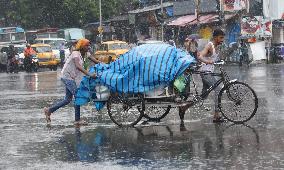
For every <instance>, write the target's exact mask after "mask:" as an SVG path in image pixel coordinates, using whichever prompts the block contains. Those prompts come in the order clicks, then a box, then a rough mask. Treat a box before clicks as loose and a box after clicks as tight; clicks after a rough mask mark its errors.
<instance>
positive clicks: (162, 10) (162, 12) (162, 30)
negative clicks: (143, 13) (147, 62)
mask: <svg viewBox="0 0 284 170" xmlns="http://www.w3.org/2000/svg"><path fill="white" fill-rule="evenodd" d="M161 14H162V17H163V15H164V9H163V0H161ZM161 26H162V27H161V32H162V41H164V19H163V21H162V23H161Z"/></svg>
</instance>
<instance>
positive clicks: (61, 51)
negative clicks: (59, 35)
mask: <svg viewBox="0 0 284 170" xmlns="http://www.w3.org/2000/svg"><path fill="white" fill-rule="evenodd" d="M59 55H60V66H61V68H62V67H63V65H64V61H65V42H62V43H61V44H60V45H59Z"/></svg>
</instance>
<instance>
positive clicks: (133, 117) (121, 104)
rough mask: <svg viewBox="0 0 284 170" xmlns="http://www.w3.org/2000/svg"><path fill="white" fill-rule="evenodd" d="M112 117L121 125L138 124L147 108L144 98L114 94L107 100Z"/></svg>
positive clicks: (109, 113)
mask: <svg viewBox="0 0 284 170" xmlns="http://www.w3.org/2000/svg"><path fill="white" fill-rule="evenodd" d="M107 110H108V115H109V117H110V119H111V120H112V121H113V122H114V123H115V124H117V125H118V126H120V127H129V126H134V125H136V124H137V123H138V122H139V121H140V120H141V119H142V117H143V115H144V110H145V102H144V98H143V97H142V96H141V95H138V96H137V97H135V98H128V97H126V96H123V95H122V96H115V95H112V96H111V97H110V98H109V100H108V102H107Z"/></svg>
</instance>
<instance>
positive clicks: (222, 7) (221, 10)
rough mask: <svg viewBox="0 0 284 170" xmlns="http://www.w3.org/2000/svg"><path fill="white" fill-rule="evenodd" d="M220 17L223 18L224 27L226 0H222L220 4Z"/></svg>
mask: <svg viewBox="0 0 284 170" xmlns="http://www.w3.org/2000/svg"><path fill="white" fill-rule="evenodd" d="M219 8H220V9H219V17H220V20H221V25H222V27H223V24H224V19H225V18H224V0H220V6H219Z"/></svg>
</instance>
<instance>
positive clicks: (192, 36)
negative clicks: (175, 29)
mask: <svg viewBox="0 0 284 170" xmlns="http://www.w3.org/2000/svg"><path fill="white" fill-rule="evenodd" d="M186 38H188V39H200V38H201V36H200V35H199V34H190V35H188V36H187V37H186Z"/></svg>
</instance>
